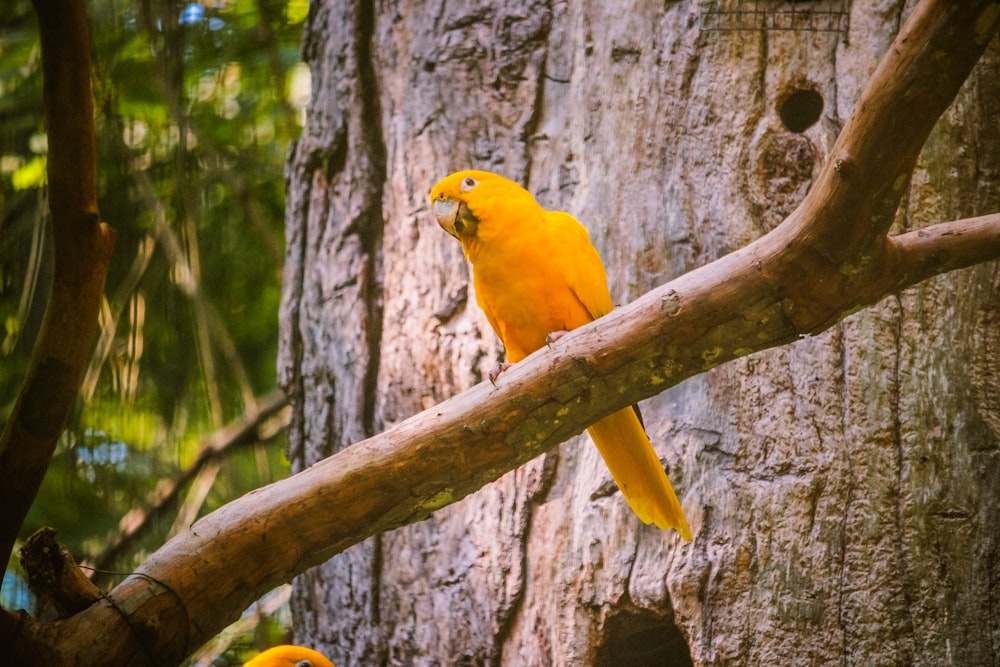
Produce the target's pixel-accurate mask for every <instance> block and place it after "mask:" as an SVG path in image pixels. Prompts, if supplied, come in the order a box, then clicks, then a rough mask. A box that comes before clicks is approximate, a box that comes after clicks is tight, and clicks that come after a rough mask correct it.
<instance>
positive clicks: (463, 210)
mask: <svg viewBox="0 0 1000 667" xmlns="http://www.w3.org/2000/svg"><path fill="white" fill-rule="evenodd" d="M431 206H432V208H433V211H434V217H435V218H436V219H437V221H438V224H439V225H441V227H442V228H443V229H444V230H445V231H446V232H448V233H449V234H451V235H452V236H454V237H455V238H457V239H458V240H459V241H460V242H461V244H462V249H463V250H464V252H465V256H466V258H468V260H469V262H471V263H472V273H473V284H474V285H475V289H476V301H477V302H478V303H479V306H480V308H482V309H483V311H484V312H485V313H486V318H487V319H488V320H489V322H490V325H491V326H492V327H493V330H494V331H495V332H496V333H497V335H498V336H499V337H500V340H501V341H502V342H503V345H504V348H505V349H506V351H507V360H508V361H510V362H511V363H516V362H518V361H520V360H521V359H524V358H525V357H526V356H528V355H529V354H531V353H532V352H534V351H535V350H537V349H539V348H540V347H542V346H543V345H545V344H546V339H547V338H548V336H549V335H550V334H553V333H558V332H563V331H569V330H571V329H575V328H576V327H579V326H583V325H584V324H587V323H588V322H591V321H593V320H595V319H597V318H598V317H601V316H602V315H605V314H607V313H609V312H610V311H611V309H612V307H613V306H612V302H611V294H610V293H609V292H608V285H607V275H606V274H605V271H604V265H603V264H602V263H601V258H600V256H599V255H598V254H597V250H596V249H595V248H594V246H593V244H591V242H590V237H589V235H588V234H587V230H586V229H585V228H584V227H583V225H581V224H580V223H579V222H577V221H576V219H575V218H574V217H573V216H571V215H570V214H568V213H563V212H561V211H548V210H546V209H544V208H542V207H541V206H540V205H539V204H538V202H536V201H535V198H534V197H533V196H532V195H531V193H530V192H528V191H527V190H525V189H524V188H522V187H521V186H520V185H518V184H517V183H514V182H513V181H510V180H508V179H506V178H503V177H502V176H498V175H496V174H492V173H490V172H486V171H460V172H456V173H454V174H451V175H450V176H447V177H445V178H443V179H442V180H441V181H440V182H438V184H437V185H435V186H434V189H433V190H432V191H431ZM588 431H589V432H590V436H591V438H593V440H594V444H595V445H597V449H598V451H599V452H600V453H601V456H602V457H603V458H604V462H605V464H607V466H608V470H610V471H611V476H612V477H613V478H614V480H615V483H617V484H618V488H619V489H621V491H622V495H624V496H625V499H626V500H627V501H628V503H629V505H630V506H631V507H632V510H633V511H634V512H635V513H636V515H637V516H638V517H639V518H640V519H642V520H643V521H644V522H646V523H655V524H656V525H657V526H659V527H660V528H664V529H666V528H674V529H675V530H676V531H677V532H678V533H680V535H681V537H683V538H684V539H685V540H690V539H691V529H690V528H688V524H687V519H685V517H684V510H683V509H682V508H681V505H680V503H679V502H678V500H677V495H676V494H675V493H674V489H673V487H672V486H671V485H670V481H669V480H668V479H667V474H666V472H665V471H664V469H663V466H662V465H661V464H660V460H659V458H658V457H657V456H656V452H655V451H654V449H653V446H652V444H651V443H650V442H649V437H648V436H647V435H646V432H645V430H644V429H643V427H642V424H641V423H640V421H639V418H638V416H637V414H636V412H635V411H634V410H632V409H631V408H626V409H624V410H620V411H618V412H616V413H614V414H612V415H609V416H608V417H605V418H604V419H602V420H600V421H599V422H597V423H595V424H593V425H592V426H591V427H590V428H589V429H588Z"/></svg>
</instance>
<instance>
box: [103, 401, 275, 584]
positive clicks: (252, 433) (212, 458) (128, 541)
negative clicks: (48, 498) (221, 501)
mask: <svg viewBox="0 0 1000 667" xmlns="http://www.w3.org/2000/svg"><path fill="white" fill-rule="evenodd" d="M253 403H254V405H253V406H249V407H248V408H247V414H245V415H243V416H242V417H240V418H239V419H238V420H235V421H233V422H231V423H230V424H227V425H226V426H225V427H224V428H222V429H219V430H218V431H216V432H214V433H212V434H210V435H208V436H205V437H204V438H202V441H201V447H200V448H199V450H198V454H197V456H195V459H194V462H192V463H191V465H189V466H188V467H187V468H184V469H183V470H181V471H180V472H179V473H178V474H177V476H176V477H174V478H173V479H172V480H168V481H166V482H161V483H160V484H158V485H157V486H156V489H155V490H154V491H153V493H152V494H151V495H150V497H149V499H148V500H147V502H146V507H145V508H136V509H134V510H132V511H131V512H129V513H128V514H126V515H125V516H124V517H122V520H121V521H120V522H119V526H118V527H119V530H120V533H119V534H118V536H117V537H116V538H115V539H114V540H113V541H111V543H110V544H108V545H107V547H106V548H105V549H104V551H102V552H101V553H100V554H99V555H98V556H97V557H96V558H95V559H94V561H93V562H92V563H86V562H85V563H84V564H85V565H88V566H90V567H93V568H94V569H95V570H107V569H109V568H110V567H111V565H112V564H113V563H114V561H115V560H116V559H117V558H118V557H119V556H120V555H121V554H122V553H124V552H126V551H128V549H129V548H130V547H131V546H132V544H134V542H135V541H136V540H137V539H138V538H139V537H141V536H142V535H143V534H144V533H145V532H146V531H147V530H148V529H149V528H150V527H151V526H152V525H154V524H155V523H156V522H157V521H158V520H159V519H160V518H161V517H162V516H163V513H164V512H165V511H166V510H167V509H168V508H169V507H171V506H172V505H173V504H174V503H175V502H176V501H177V498H178V497H179V495H180V493H181V491H182V490H183V489H184V487H186V486H187V485H188V484H190V483H191V481H192V480H193V479H195V477H197V476H198V474H199V473H200V472H201V471H202V469H204V467H205V466H206V465H208V464H209V463H213V462H217V461H219V460H221V459H223V458H225V457H226V456H229V455H230V454H231V453H232V452H233V450H234V449H236V448H237V447H241V446H243V445H249V444H253V443H255V442H260V441H261V440H262V439H266V438H269V437H271V436H272V435H273V432H270V433H265V432H264V430H265V428H266V425H267V424H268V422H270V421H271V420H272V419H273V418H274V417H275V416H276V415H278V413H280V412H281V411H282V410H283V409H284V408H285V407H286V406H287V405H288V401H287V400H286V399H285V395H284V393H283V392H281V391H280V390H276V391H274V392H272V393H270V394H268V395H266V396H264V397H263V398H260V399H256V400H255V401H254V402H253ZM287 421H288V420H287V418H283V419H282V420H281V426H280V428H282V429H283V428H284V427H285V426H286V425H287Z"/></svg>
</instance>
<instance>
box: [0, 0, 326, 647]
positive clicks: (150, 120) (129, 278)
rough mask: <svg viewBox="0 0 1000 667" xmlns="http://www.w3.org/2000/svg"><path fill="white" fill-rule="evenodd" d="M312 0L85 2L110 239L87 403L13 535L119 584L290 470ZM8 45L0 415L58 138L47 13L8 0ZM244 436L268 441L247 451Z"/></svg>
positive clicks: (40, 265)
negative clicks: (284, 329) (292, 206)
mask: <svg viewBox="0 0 1000 667" xmlns="http://www.w3.org/2000/svg"><path fill="white" fill-rule="evenodd" d="M307 4H308V3H307V2H305V0H303V1H302V2H297V1H293V2H273V1H272V0H235V1H233V2H225V3H213V4H211V6H209V5H207V4H206V5H202V4H198V3H183V2H175V1H172V0H171V1H168V0H163V1H161V0H153V1H150V2H119V1H115V0H90V1H88V2H87V3H86V11H87V19H88V22H89V24H90V28H91V30H90V34H91V37H92V39H91V42H92V47H88V48H87V50H88V51H92V54H93V75H92V77H91V82H92V83H93V93H92V94H93V99H94V103H95V104H94V109H95V112H96V113H95V115H94V116H93V118H94V119H95V121H96V123H95V127H94V128H93V130H94V135H95V139H96V140H95V151H94V155H93V158H92V160H96V175H97V178H96V182H95V183H94V185H93V187H94V188H95V189H96V199H97V204H98V208H99V210H100V212H101V216H102V220H105V221H107V222H108V223H109V224H110V225H111V226H112V227H113V228H114V230H115V231H116V233H117V234H116V235H117V239H116V244H115V251H114V253H113V254H112V256H111V259H110V265H109V267H108V282H107V290H106V292H105V294H104V297H103V299H102V300H101V301H100V303H99V305H100V311H99V313H100V315H99V317H98V325H97V339H96V345H95V346H94V349H93V352H92V354H89V355H88V356H86V357H85V358H84V361H85V366H84V368H83V371H82V378H81V382H80V385H81V390H80V400H79V401H77V403H76V404H75V405H74V409H73V410H72V414H71V415H70V419H69V422H68V424H67V431H66V432H65V433H64V434H63V435H62V436H61V437H60V439H59V441H58V446H57V448H56V450H55V455H54V458H53V461H52V465H51V466H50V468H49V471H48V474H47V476H46V478H45V481H44V484H43V487H42V489H41V491H40V493H39V495H38V497H37V498H36V499H35V502H34V504H33V505H32V507H31V511H30V513H29V515H28V517H27V520H26V521H25V522H24V524H23V526H21V529H20V534H19V536H20V540H19V542H18V545H20V544H21V540H23V539H24V538H26V537H27V536H28V535H30V534H31V533H32V532H34V531H35V530H36V529H37V528H39V527H40V526H44V525H49V526H56V527H57V528H58V533H59V535H58V537H59V540H60V541H62V542H64V543H65V544H66V545H67V546H68V547H69V548H70V550H71V552H72V553H73V554H74V555H75V556H76V557H77V558H79V559H81V561H83V562H85V563H87V564H88V565H89V566H91V567H94V568H97V569H98V570H99V571H97V572H96V573H95V572H94V571H93V570H90V569H88V570H86V571H87V573H88V575H89V576H92V577H93V578H94V580H95V581H96V582H98V583H99V584H101V585H103V586H108V585H110V584H112V583H114V582H116V581H120V580H121V579H122V576H121V575H111V574H108V573H107V572H106V571H114V572H129V571H131V570H132V569H133V568H134V567H135V566H136V565H137V564H138V563H139V562H141V560H142V558H143V557H144V555H145V554H147V553H149V552H150V551H151V550H153V549H155V548H156V547H157V546H159V545H160V544H162V543H163V541H164V540H165V539H166V538H167V537H169V536H170V535H172V534H174V533H176V532H177V531H179V530H181V529H182V528H184V527H186V526H187V525H189V524H190V523H191V522H192V521H193V520H194V519H195V518H197V516H199V515H201V514H204V513H205V512H207V511H209V510H211V509H214V508H216V507H218V506H220V505H221V504H223V503H224V502H225V501H226V500H228V499H230V498H232V497H235V496H238V495H240V494H242V493H244V492H246V491H248V490H250V489H252V488H254V487H256V486H260V485H261V484H264V483H267V482H269V481H272V480H274V479H277V478H281V477H284V476H286V475H287V471H288V463H287V459H286V457H285V455H284V451H283V449H284V447H283V445H284V438H283V431H282V429H283V425H284V422H285V421H286V419H287V417H286V413H285V412H284V411H283V410H284V398H283V395H282V394H281V393H280V391H277V390H276V388H275V357H276V352H277V318H276V311H277V306H278V298H279V290H280V274H281V264H282V253H283V241H282V216H283V211H284V188H283V184H282V171H283V164H284V159H285V153H286V150H287V144H288V141H289V140H290V139H291V138H292V137H293V136H296V135H297V134H298V132H299V129H300V127H301V123H302V122H303V119H304V116H303V113H302V105H303V104H304V102H305V97H307V95H308V72H307V70H306V69H305V67H304V66H303V65H302V64H301V62H300V59H299V49H300V46H301V36H300V34H301V25H302V22H303V21H304V19H305V16H306V12H307V9H308V8H307ZM52 6H53V9H54V11H56V12H65V11H67V10H66V7H65V3H53V5H52ZM0 44H2V48H0V90H2V102H0V127H2V128H3V131H2V132H0V156H2V157H0V212H2V215H0V220H2V222H0V316H2V321H3V325H4V329H3V330H2V332H0V359H2V361H0V414H2V421H4V422H6V421H7V418H8V415H9V414H10V413H11V410H12V408H13V403H14V397H15V396H16V393H17V388H18V385H19V384H20V382H21V381H22V379H23V378H24V375H25V371H26V368H27V360H28V358H29V357H30V353H31V350H32V346H33V345H34V344H35V341H36V339H37V337H38V332H39V326H40V322H41V315H42V312H43V311H44V307H45V303H46V300H47V298H48V295H49V292H50V286H51V282H52V280H51V271H52V264H53V250H52V247H53V241H52V239H53V233H52V230H51V228H50V226H49V220H48V216H47V201H46V197H47V196H48V195H49V193H50V190H49V186H50V183H49V182H48V181H47V180H46V177H45V172H46V167H47V165H48V158H49V155H50V148H51V141H50V138H51V137H50V134H49V132H50V128H49V127H48V125H47V124H46V123H45V122H44V114H43V101H42V79H43V77H42V58H41V52H40V49H39V26H38V22H37V18H36V14H35V11H34V10H33V9H32V7H31V4H30V3H29V2H27V0H23V1H22V0H15V1H12V2H5V3H3V6H2V7H0ZM87 97H88V98H89V97H90V92H89V91H88V93H87ZM55 104H56V106H57V107H60V106H61V107H62V108H75V106H77V103H73V104H63V105H60V103H59V101H58V100H56V101H55ZM70 139H71V140H72V139H73V137H70ZM77 180H79V179H77ZM237 269H238V270H237ZM94 314H95V315H96V314H97V311H95V313H94ZM261 442H265V443H266V444H267V446H259V445H260V443H261ZM247 444H258V446H256V447H242V448H240V447H239V446H240V445H247ZM5 562H6V561H5ZM2 593H3V597H2V601H3V605H4V606H5V607H7V608H10V609H17V608H19V607H24V608H28V609H32V608H34V605H35V604H36V601H35V600H33V599H32V596H31V595H30V594H29V592H28V591H27V588H26V586H25V585H24V582H23V579H22V573H21V572H20V569H19V566H18V564H17V558H16V550H15V553H14V558H12V559H11V562H10V563H7V571H6V572H5V577H4V586H3V591H2ZM274 639H275V638H274V637H269V638H263V641H265V642H267V643H270V642H273V641H274ZM240 662H242V660H240Z"/></svg>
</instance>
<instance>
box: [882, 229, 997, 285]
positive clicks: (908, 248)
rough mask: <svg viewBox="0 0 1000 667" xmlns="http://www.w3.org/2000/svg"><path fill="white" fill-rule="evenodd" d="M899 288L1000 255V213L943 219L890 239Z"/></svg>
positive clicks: (896, 283) (895, 276)
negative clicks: (963, 218) (952, 219)
mask: <svg viewBox="0 0 1000 667" xmlns="http://www.w3.org/2000/svg"><path fill="white" fill-rule="evenodd" d="M889 243H890V248H891V250H892V253H893V255H894V261H893V264H894V266H895V267H896V272H895V275H894V276H893V277H894V278H895V280H896V282H895V285H894V286H893V288H892V289H894V290H900V289H903V288H905V287H909V286H910V285H914V284H916V283H919V282H920V281H922V280H925V279H927V278H930V277H931V276H935V275H938V274H940V273H945V272H947V271H954V270H955V269H961V268H964V267H966V266H972V265H973V264H978V263H979V262H984V261H987V260H990V259H994V258H996V257H1000V213H993V214H991V215H984V216H981V217H978V218H967V219H965V220H954V221H952V222H942V223H940V224H937V225H932V226H930V227H924V228H923V229H918V230H916V231H913V232H909V233H907V234H900V235H899V236H894V237H892V238H890V239H889Z"/></svg>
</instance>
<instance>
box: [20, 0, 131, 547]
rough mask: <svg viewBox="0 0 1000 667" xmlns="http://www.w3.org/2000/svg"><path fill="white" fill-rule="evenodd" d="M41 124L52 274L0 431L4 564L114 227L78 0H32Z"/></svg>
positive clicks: (47, 453)
mask: <svg viewBox="0 0 1000 667" xmlns="http://www.w3.org/2000/svg"><path fill="white" fill-rule="evenodd" d="M34 5H35V11H36V12H37V13H38V22H39V30H40V33H41V42H42V71H43V76H44V79H45V84H44V93H45V117H46V123H47V127H48V145H49V154H48V162H47V169H48V180H49V208H50V209H51V212H52V232H53V233H52V237H53V247H54V272H53V283H52V292H51V294H50V295H49V302H48V306H47V308H46V311H45V319H44V321H43V323H42V327H41V331H40V332H39V336H38V340H37V341H36V343H35V349H34V351H33V352H32V357H31V362H30V365H29V368H28V374H27V377H26V378H25V380H24V384H23V385H22V387H21V393H20V394H19V396H18V399H17V402H16V404H15V406H14V410H13V412H12V414H11V416H10V419H9V420H8V421H7V423H6V424H5V426H4V430H3V433H2V434H0V507H3V508H4V511H3V512H2V513H0V559H2V562H6V561H7V559H8V558H9V555H10V552H11V549H12V548H13V546H14V542H15V540H16V539H17V535H18V531H19V530H20V527H21V524H22V523H23V521H24V517H25V516H26V515H27V512H28V508H29V507H30V506H31V503H32V502H33V501H34V499H35V496H36V495H37V493H38V488H39V486H40V485H41V482H42V477H43V476H44V475H45V471H46V470H48V467H49V463H50V462H51V461H52V454H53V452H54V451H55V447H56V442H57V441H58V439H59V435H60V433H61V432H62V427H63V423H64V422H65V420H66V416H67V415H68V414H69V411H70V409H71V407H72V406H73V403H74V401H75V399H76V394H77V388H78V386H79V383H80V376H81V374H82V373H83V369H84V367H85V365H86V363H87V359H88V358H89V355H90V348H91V344H92V342H93V340H94V333H95V331H96V328H97V316H98V313H99V311H100V306H101V298H102V294H103V291H104V281H105V278H106V276H107V272H108V265H109V262H110V258H111V250H112V247H113V246H114V232H113V231H112V230H111V229H110V228H109V227H108V226H107V225H104V224H102V223H101V222H100V221H99V217H98V212H97V197H96V186H95V178H94V174H95V169H96V166H95V165H96V162H95V151H94V146H95V144H94V105H93V99H92V98H91V91H90V34H89V30H88V26H87V18H86V14H85V13H84V8H83V2H82V0H64V1H57V0H35V2H34Z"/></svg>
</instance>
